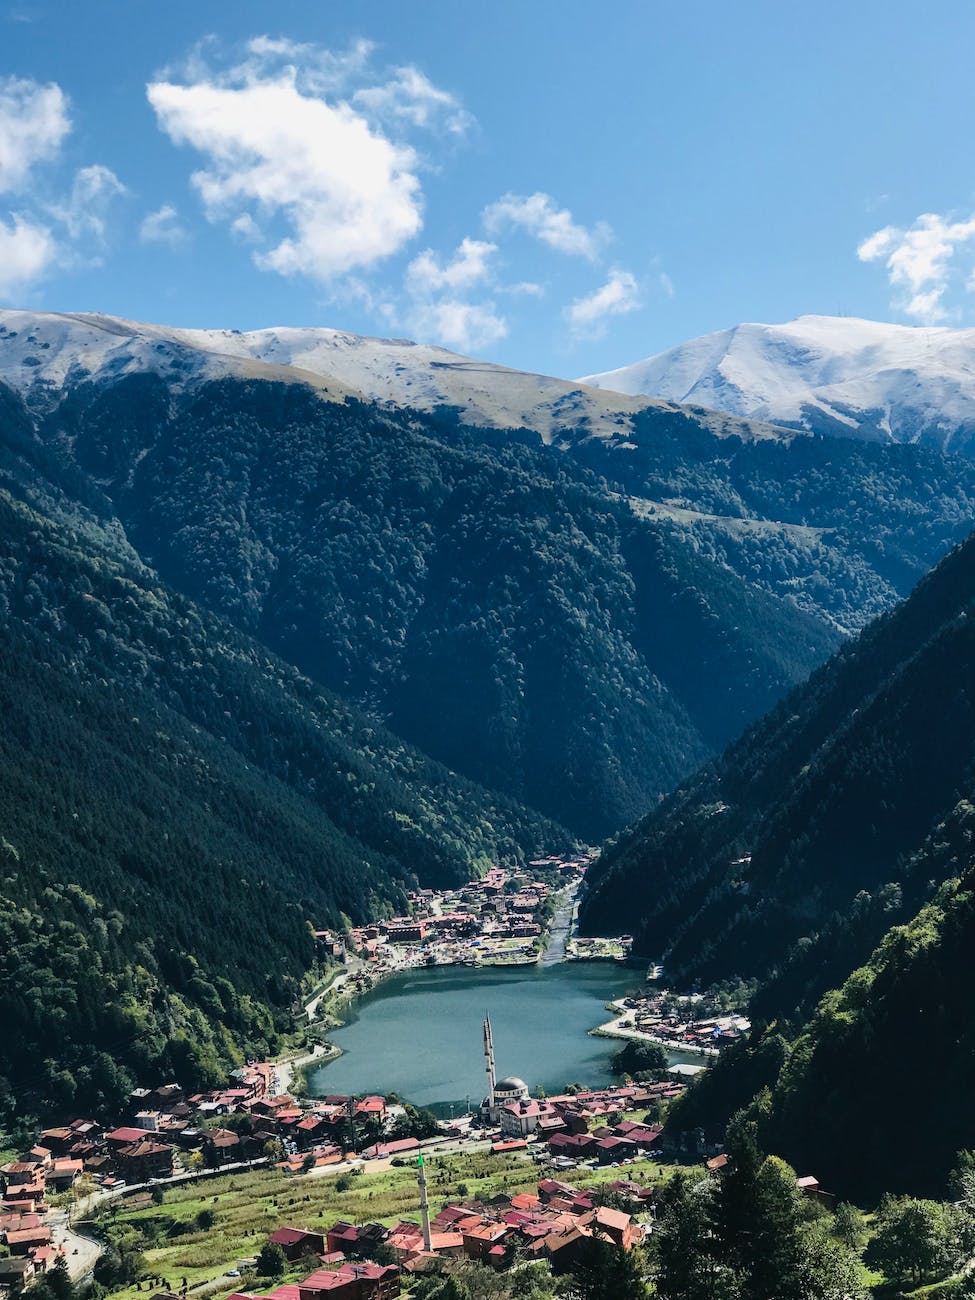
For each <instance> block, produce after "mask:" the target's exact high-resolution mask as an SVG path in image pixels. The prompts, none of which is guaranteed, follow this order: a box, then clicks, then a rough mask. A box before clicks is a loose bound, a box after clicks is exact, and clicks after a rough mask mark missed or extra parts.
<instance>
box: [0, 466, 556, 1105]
mask: <svg viewBox="0 0 975 1300" xmlns="http://www.w3.org/2000/svg"><path fill="white" fill-rule="evenodd" d="M118 552H119V544H118V541H117V539H116V538H115V537H113V536H112V535H110V534H103V533H102V532H101V531H100V530H99V529H98V527H97V525H96V524H94V523H92V522H90V521H89V522H88V524H87V526H86V527H84V528H81V529H77V530H76V529H74V528H71V527H68V526H67V525H66V524H65V523H64V522H63V520H62V521H58V522H56V521H54V520H52V519H51V518H48V517H45V516H43V515H41V514H40V513H38V512H37V511H36V510H33V509H31V508H30V507H28V506H26V505H25V504H23V503H22V502H18V501H16V500H14V499H13V498H12V497H11V496H10V495H9V493H7V492H6V491H0V628H2V637H0V712H2V716H3V720H4V725H3V728H2V729H0V1026H2V1031H3V1037H4V1041H5V1042H7V1043H8V1044H16V1045H17V1050H16V1051H11V1052H8V1053H5V1054H4V1059H3V1064H2V1066H0V1075H2V1076H3V1077H2V1079H0V1105H2V1104H4V1101H6V1102H7V1103H9V1102H10V1101H13V1102H15V1103H16V1104H17V1106H18V1107H19V1108H21V1109H24V1108H41V1107H43V1108H45V1111H46V1110H47V1109H48V1108H53V1109H55V1110H57V1111H61V1110H66V1109H67V1108H69V1107H77V1108H84V1107H94V1108H97V1107H99V1106H100V1105H102V1104H103V1103H107V1102H110V1101H112V1102H114V1101H116V1100H117V1097H118V1094H119V1093H120V1092H121V1091H122V1090H124V1089H125V1088H126V1087H128V1086H131V1084H132V1081H133V1079H137V1080H138V1081H139V1082H142V1083H147V1082H150V1081H151V1080H152V1079H157V1080H158V1079H161V1078H162V1077H163V1076H164V1075H170V1074H175V1075H176V1077H178V1078H180V1079H181V1080H182V1081H184V1082H185V1083H187V1084H192V1085H199V1084H201V1083H205V1082H207V1081H208V1080H211V1079H216V1078H217V1077H219V1075H220V1072H221V1071H222V1069H223V1068H224V1067H226V1066H227V1065H228V1064H230V1063H232V1062H234V1061H239V1060H241V1059H242V1056H243V1055H244V1054H246V1053H256V1052H265V1051H267V1050H268V1049H273V1048H274V1047H275V1045H276V1044H277V1042H278V1040H279V1036H280V1033H281V1031H282V1030H283V1029H286V1028H288V1027H289V1026H290V1023H291V1019H290V1009H291V1007H292V1004H293V1002H294V999H295V996H296V993H297V991H298V989H299V985H300V981H301V980H302V978H303V976H304V975H305V973H306V972H307V971H308V969H309V968H310V966H311V965H312V962H313V957H314V943H313V938H312V934H311V927H310V925H309V922H311V923H313V924H315V925H322V926H342V925H343V924H344V923H345V920H346V918H348V919H349V920H351V921H353V922H356V923H360V922H362V921H365V920H366V919H368V918H371V917H375V916H377V915H382V914H384V913H385V914H388V913H389V912H390V911H391V910H392V909H394V908H400V907H402V906H403V905H404V904H405V890H406V888H407V887H409V886H410V885H412V884H413V883H414V882H415V881H416V880H417V879H419V880H421V881H424V882H427V883H438V882H439V883H443V882H447V881H460V880H463V879H466V878H468V876H469V875H470V874H472V873H474V872H476V871H478V870H479V869H481V868H482V867H483V866H484V865H485V864H487V863H488V862H492V861H502V862H504V861H508V862H510V861H514V860H523V859H524V858H525V857H526V856H531V855H532V854H534V853H537V852H538V851H539V850H542V849H546V850H547V849H550V848H557V847H559V846H562V847H567V846H568V845H569V844H570V843H571V839H570V837H569V836H568V834H567V833H566V832H565V831H563V830H561V829H560V828H558V827H556V826H554V825H553V824H551V823H548V822H546V821H545V820H544V819H543V818H541V817H539V816H538V815H536V814H534V813H531V812H528V811H527V810H525V809H524V808H522V807H521V806H519V805H516V804H515V803H513V802H512V801H509V800H507V799H505V798H504V797H503V796H497V795H492V794H488V793H487V792H486V791H484V790H482V789H479V788H478V787H476V786H474V785H472V784H471V783H469V782H467V781H465V780H464V779H463V778H459V777H456V776H454V775H453V774H451V773H450V772H448V771H447V770H446V769H445V768H443V767H441V766H440V765H439V764H437V763H435V762H433V761H431V760H429V759H427V758H426V757H424V756H422V755H420V754H418V753H417V752H416V751H415V750H413V749H411V748H410V747H409V746H408V745H406V744H404V743H403V742H402V741H400V740H399V739H397V738H396V737H394V736H392V735H390V733H388V732H387V731H385V730H383V729H382V728H381V727H378V726H376V725H375V723H374V722H372V721H371V720H370V719H368V718H367V717H365V716H364V715H362V714H361V713H358V712H356V711H355V710H354V709H352V708H350V707H349V706H348V705H347V704H345V703H343V702H341V701H340V700H338V699H337V698H336V697H334V696H332V695H329V694H328V693H327V692H325V691H323V690H322V689H321V688H320V687H318V686H315V685H314V684H313V683H312V682H310V681H308V680H307V679H306V678H303V677H301V676H300V675H299V674H298V673H297V672H296V671H295V670H294V669H293V668H291V667H289V666H288V665H285V664H283V663H282V662H280V661H278V660H276V659H275V658H274V657H273V656H272V655H271V654H270V653H268V652H267V651H266V650H264V649H263V648H261V647H260V646H258V645H257V644H255V643H254V642H252V641H250V640H248V639H247V638H246V637H245V636H243V635H241V634H240V633H239V632H237V631H235V630H234V629H233V628H231V627H230V626H229V625H227V624H226V623H223V622H221V620H219V619H218V618H216V617H214V616H213V615H210V614H207V613H205V612H204V611H202V610H200V609H198V608H197V607H195V606H193V605H192V604H191V603H189V602H188V601H186V600H185V599H183V598H181V597H178V596H175V595H173V594H172V593H171V592H170V591H169V590H167V589H166V588H165V587H164V586H163V585H161V584H160V583H159V581H158V579H157V578H156V577H155V576H154V575H153V574H152V573H151V572H150V571H148V570H146V569H145V568H143V567H141V566H139V565H138V564H136V563H133V562H126V561H124V560H122V559H120V558H119V554H118Z"/></svg>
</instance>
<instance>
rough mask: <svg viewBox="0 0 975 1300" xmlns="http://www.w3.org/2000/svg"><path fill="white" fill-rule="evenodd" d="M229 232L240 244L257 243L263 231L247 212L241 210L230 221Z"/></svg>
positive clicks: (261, 237) (262, 235)
mask: <svg viewBox="0 0 975 1300" xmlns="http://www.w3.org/2000/svg"><path fill="white" fill-rule="evenodd" d="M230 233H231V234H232V235H233V237H234V239H239V240H240V242H241V243H242V244H259V243H260V242H261V240H262V239H263V238H264V232H263V231H262V230H261V228H260V226H259V225H258V224H257V222H256V221H255V220H254V218H253V217H252V216H251V214H250V213H249V212H242V213H241V214H240V216H239V217H235V218H234V220H233V221H231V223H230Z"/></svg>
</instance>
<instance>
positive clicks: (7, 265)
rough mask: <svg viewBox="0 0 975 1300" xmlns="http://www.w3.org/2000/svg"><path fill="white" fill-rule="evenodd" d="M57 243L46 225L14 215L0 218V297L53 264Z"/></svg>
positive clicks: (8, 293) (6, 295) (19, 289)
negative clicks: (9, 218) (7, 219)
mask: <svg viewBox="0 0 975 1300" xmlns="http://www.w3.org/2000/svg"><path fill="white" fill-rule="evenodd" d="M57 254H58V247H57V243H56V242H55V240H54V237H53V235H52V234H51V232H50V230H49V229H48V228H47V227H46V226H41V225H37V224H35V223H33V222H30V221H27V220H25V219H24V218H23V217H20V216H16V215H15V216H14V217H12V218H11V220H10V222H9V223H8V222H6V221H4V220H2V219H0V298H10V297H12V296H13V295H14V294H17V293H20V292H22V291H23V290H24V289H25V288H26V287H27V286H28V285H30V284H32V283H34V281H36V280H39V279H40V278H41V276H42V275H44V273H45V272H46V271H48V270H50V268H51V267H52V266H53V265H54V262H55V260H56V258H57Z"/></svg>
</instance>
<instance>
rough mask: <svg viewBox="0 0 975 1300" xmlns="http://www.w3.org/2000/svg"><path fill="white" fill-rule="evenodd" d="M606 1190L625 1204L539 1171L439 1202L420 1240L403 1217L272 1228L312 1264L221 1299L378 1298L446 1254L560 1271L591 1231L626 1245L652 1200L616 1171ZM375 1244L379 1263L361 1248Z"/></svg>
mask: <svg viewBox="0 0 975 1300" xmlns="http://www.w3.org/2000/svg"><path fill="white" fill-rule="evenodd" d="M609 1188H610V1190H611V1191H612V1192H613V1193H615V1195H614V1200H616V1201H618V1202H620V1203H622V1202H624V1201H625V1202H629V1205H630V1211H629V1212H627V1211H625V1210H620V1209H613V1208H610V1207H609V1206H604V1205H600V1204H598V1203H597V1202H596V1201H595V1200H594V1199H593V1197H592V1196H591V1195H590V1194H587V1193H586V1192H582V1191H579V1190H578V1189H577V1188H575V1187H570V1186H569V1185H568V1184H566V1183H562V1182H557V1181H555V1180H554V1179H551V1178H546V1179H543V1180H542V1181H541V1182H540V1183H539V1184H538V1191H537V1194H534V1193H520V1194H518V1195H515V1196H505V1195H499V1196H496V1197H493V1198H492V1199H491V1200H490V1201H487V1202H485V1201H459V1202H452V1203H450V1204H448V1205H445V1206H444V1208H443V1209H442V1210H441V1211H440V1213H439V1214H437V1216H436V1217H435V1218H434V1219H432V1220H431V1221H430V1242H429V1249H428V1248H427V1244H426V1242H425V1240H424V1232H423V1228H422V1227H421V1225H420V1224H419V1223H417V1222H413V1221H412V1220H405V1221H401V1222H399V1223H396V1224H394V1225H393V1226H392V1227H386V1226H384V1225H383V1224H380V1223H365V1224H360V1225H356V1224H353V1223H346V1222H344V1221H340V1222H338V1223H335V1224H333V1226H332V1227H331V1228H329V1229H328V1230H327V1231H326V1232H314V1231H310V1230H306V1229H302V1228H291V1227H287V1228H279V1229H278V1230H277V1231H276V1232H273V1233H272V1234H271V1236H270V1240H271V1241H272V1242H274V1243H275V1244H276V1245H278V1246H280V1247H281V1249H282V1250H283V1251H284V1254H285V1256H286V1257H287V1259H288V1260H289V1261H290V1262H291V1263H292V1264H295V1263H298V1262H300V1261H302V1260H307V1261H308V1264H309V1267H312V1265H313V1264H315V1265H317V1267H314V1268H313V1271H312V1272H311V1273H310V1275H309V1276H308V1277H306V1278H305V1280H304V1281H303V1282H299V1283H297V1284H296V1285H295V1284H291V1285H283V1286H279V1287H277V1288H275V1289H274V1290H273V1291H270V1292H268V1293H266V1294H262V1295H261V1296H259V1297H258V1296H256V1295H255V1294H252V1293H237V1294H236V1295H234V1296H231V1297H229V1300H387V1298H388V1297H392V1296H398V1295H399V1294H400V1292H401V1289H402V1283H403V1279H404V1275H406V1276H407V1277H408V1276H409V1275H411V1274H416V1273H422V1272H429V1271H431V1270H436V1269H440V1268H442V1267H444V1266H445V1265H446V1267H447V1268H449V1261H450V1260H455V1259H469V1260H476V1261H478V1262H479V1263H482V1264H486V1265H489V1266H493V1267H495V1268H500V1267H503V1266H504V1265H506V1264H508V1263H509V1262H510V1261H511V1259H512V1258H513V1257H514V1256H515V1255H516V1254H517V1255H518V1256H519V1257H520V1258H523V1259H539V1260H545V1261H547V1262H548V1263H549V1264H550V1266H551V1267H552V1269H553V1271H554V1272H556V1273H564V1272H567V1271H569V1270H570V1269H571V1268H572V1266H573V1265H574V1264H575V1263H576V1261H577V1260H578V1258H579V1254H580V1251H581V1249H582V1248H583V1246H584V1244H585V1243H586V1242H587V1241H589V1240H591V1239H592V1238H593V1237H599V1238H601V1239H603V1240H604V1241H609V1242H613V1243H614V1244H616V1245H617V1246H620V1247H621V1248H622V1249H623V1250H630V1249H632V1247H633V1246H635V1245H637V1244H638V1243H639V1242H641V1241H642V1240H643V1236H644V1228H643V1227H642V1226H641V1225H640V1223H639V1222H638V1218H639V1217H641V1216H643V1215H645V1214H646V1213H647V1212H648V1211H649V1209H650V1207H651V1205H652V1202H653V1189H652V1188H649V1187H641V1186H639V1185H637V1184H635V1183H632V1182H628V1181H624V1180H620V1181H617V1182H614V1183H611V1184H610V1185H609ZM379 1247H384V1248H385V1250H384V1251H383V1252H382V1254H383V1258H389V1257H395V1259H396V1262H395V1263H388V1264H380V1263H376V1262H373V1261H372V1260H371V1258H370V1257H374V1256H375V1255H376V1254H377V1251H378V1248H379Z"/></svg>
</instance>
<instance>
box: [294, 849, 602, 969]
mask: <svg viewBox="0 0 975 1300" xmlns="http://www.w3.org/2000/svg"><path fill="white" fill-rule="evenodd" d="M589 862H590V858H589V857H588V856H586V857H581V858H580V857H571V856H570V857H548V858H539V859H537V860H535V861H533V862H530V863H528V866H527V868H526V869H525V870H524V871H514V872H509V871H507V870H505V869H504V868H503V867H492V868H491V869H490V870H489V871H487V872H486V873H485V874H484V875H483V876H481V877H479V878H478V879H476V880H470V881H468V882H467V884H465V885H462V886H461V887H460V888H459V889H453V890H434V889H419V890H414V891H413V892H412V893H410V894H409V896H408V897H409V904H410V911H409V915H407V916H394V917H392V918H390V919H389V920H386V921H377V922H375V923H373V924H371V925H363V926H357V927H356V928H355V929H353V930H351V931H349V933H348V935H341V934H338V933H336V932H335V931H332V930H316V931H315V938H316V939H317V940H318V943H319V946H320V948H321V950H322V952H323V955H325V956H326V957H329V958H332V959H333V960H338V961H343V962H344V961H346V960H348V958H349V956H350V955H354V956H356V957H360V958H362V959H363V960H364V961H365V962H366V963H367V968H366V969H365V970H363V971H361V972H359V973H357V975H356V976H354V978H353V981H352V982H353V987H355V986H357V985H362V986H367V985H368V984H369V983H371V982H372V981H373V980H374V979H375V978H376V976H377V975H378V974H382V973H384V972H386V971H394V970H406V969H409V968H411V967H416V966H456V965H469V966H477V965H489V964H499V965H519V964H523V963H528V962H533V961H536V960H537V959H538V956H539V953H540V952H541V948H542V940H543V935H544V931H545V921H546V913H547V907H548V904H549V900H550V899H551V898H552V896H553V895H554V894H555V893H557V892H559V890H561V889H564V888H565V887H566V886H571V885H574V884H576V885H577V884H578V882H579V881H580V880H581V879H582V876H583V874H584V872H585V870H586V868H587V866H588V865H589ZM543 877H544V878H543Z"/></svg>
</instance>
